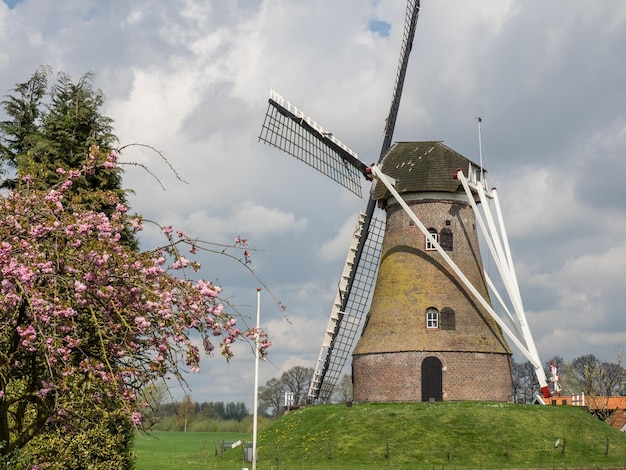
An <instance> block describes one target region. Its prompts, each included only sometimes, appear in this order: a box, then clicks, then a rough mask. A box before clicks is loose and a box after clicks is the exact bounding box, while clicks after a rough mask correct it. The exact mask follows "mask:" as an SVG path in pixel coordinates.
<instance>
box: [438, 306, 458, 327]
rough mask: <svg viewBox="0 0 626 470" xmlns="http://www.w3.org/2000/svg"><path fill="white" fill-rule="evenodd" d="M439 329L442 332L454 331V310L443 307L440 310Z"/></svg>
mask: <svg viewBox="0 0 626 470" xmlns="http://www.w3.org/2000/svg"><path fill="white" fill-rule="evenodd" d="M439 327H440V328H441V329H442V330H456V320H455V318H454V310H452V309H451V308H450V307H444V308H442V309H441V316H440V319H439Z"/></svg>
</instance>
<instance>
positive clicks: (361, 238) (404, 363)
mask: <svg viewBox="0 0 626 470" xmlns="http://www.w3.org/2000/svg"><path fill="white" fill-rule="evenodd" d="M419 9H420V6H419V1H416V0H408V2H407V12H406V23H405V28H404V37H403V43H402V48H401V54H400V65H399V67H398V74H397V76H396V83H395V88H394V92H393V97H392V101H391V106H390V111H389V115H388V116H387V118H386V120H385V129H384V140H383V144H382V147H381V152H380V156H379V159H378V164H376V165H372V166H370V167H368V166H367V165H365V164H364V163H363V162H361V161H360V160H359V159H358V157H357V155H356V153H354V152H353V151H352V150H350V149H349V148H348V147H347V146H346V145H344V144H343V143H341V142H340V141H339V140H338V139H336V138H335V137H334V135H333V133H332V132H328V131H326V130H325V129H323V128H322V127H321V126H319V125H318V124H317V123H316V122H315V121H313V120H312V119H311V118H309V117H308V116H306V115H305V114H304V113H303V112H302V111H300V110H299V109H297V108H296V107H295V106H293V105H292V104H291V103H290V102H288V101H287V100H285V99H284V98H283V97H282V96H280V95H278V94H277V93H275V92H273V91H270V99H269V105H268V108H267V113H266V116H265V121H264V123H263V126H262V129H261V134H260V136H259V140H261V141H263V142H265V143H267V144H269V145H272V146H275V147H277V148H279V149H280V150H283V151H285V152H286V153H288V154H290V155H292V156H294V157H295V158H297V159H299V160H301V161H303V162H305V163H307V164H308V165H310V166H312V167H314V168H315V169H317V170H318V171H320V172H322V173H323V174H325V175H326V176H328V177H330V178H332V179H333V180H335V181H336V182H338V183H339V184H341V185H342V186H344V187H345V188H347V189H349V190H350V191H352V192H354V193H355V194H357V195H358V196H359V197H361V182H362V177H363V176H365V178H366V179H367V180H369V181H372V180H374V181H375V186H374V187H373V188H372V191H371V196H370V198H369V201H368V203H367V207H366V209H365V211H364V212H363V213H361V214H359V216H358V219H357V224H356V227H355V230H354V235H353V239H352V242H351V245H350V248H349V250H348V255H347V257H346V263H345V265H344V269H343V272H342V275H341V278H340V280H339V283H338V287H337V294H336V296H335V300H334V302H333V306H332V308H331V313H330V318H329V321H328V325H327V327H326V331H325V332H324V334H323V339H322V346H321V348H320V354H319V357H318V360H317V364H316V367H315V372H314V374H313V377H312V379H311V384H310V388H309V393H308V397H309V399H310V400H311V401H316V402H327V401H329V400H330V398H331V395H332V391H333V388H334V386H335V384H336V383H337V382H338V381H339V379H340V378H341V376H342V375H343V374H345V373H346V372H348V373H349V370H348V371H346V368H345V365H346V363H347V362H348V358H349V357H351V356H352V357H353V363H352V371H353V381H354V398H355V399H356V400H357V401H379V402H388V401H424V400H430V399H434V400H464V399H469V400H498V401H504V400H507V399H508V398H509V396H510V395H511V393H512V390H511V365H510V357H511V350H510V348H509V346H508V344H507V341H505V339H504V337H503V333H504V334H506V336H507V338H508V339H509V341H511V342H512V343H513V344H514V345H515V346H516V347H517V349H518V350H519V351H520V352H521V353H522V354H523V355H524V356H525V357H526V358H527V359H528V360H529V361H530V362H531V363H532V364H533V366H534V367H535V371H536V374H537V379H538V383H539V385H540V387H541V394H542V395H543V397H548V396H550V391H549V388H548V386H547V381H546V377H545V373H544V371H543V366H542V364H541V360H540V358H539V355H538V354H537V351H536V348H535V345H534V341H533V338H532V335H531V333H530V329H529V327H528V324H527V322H526V317H525V313H524V308H523V305H522V300H521V295H520V293H519V288H518V285H517V279H516V276H515V270H514V269H513V263H512V259H511V253H510V250H509V246H508V241H507V236H506V232H505V230H504V224H503V221H502V214H501V210H500V206H499V203H498V198H497V194H496V191H495V190H488V189H487V188H486V184H485V181H484V179H483V171H482V169H481V168H480V167H479V166H478V165H476V164H474V163H472V162H471V161H469V160H468V159H466V158H465V157H463V156H462V155H460V154H458V153H457V152H455V151H453V150H451V149H450V148H448V147H446V146H445V145H443V144H442V143H441V142H404V143H397V144H395V145H394V146H392V138H393V130H394V127H395V123H396V118H397V115H398V109H399V106H400V97H401V95H402V88H403V84H404V77H405V75H406V70H407V65H408V57H409V53H410V51H411V47H412V42H413V37H414V34H415V28H416V23H417V17H418V13H419ZM488 201H493V202H494V204H495V206H496V207H495V216H494V214H493V213H492V212H491V210H490V209H489V203H488ZM477 202H480V206H481V207H482V210H479V207H478V206H479V204H477ZM381 209H384V211H385V214H382V215H381V213H382V212H383V210H381ZM477 227H479V228H480V230H481V232H482V234H483V236H484V237H485V239H486V241H487V245H488V247H489V251H490V253H491V256H492V258H493V260H494V264H495V266H496V268H497V270H498V274H499V276H500V280H501V281H502V282H501V284H502V285H503V289H504V290H505V291H506V292H505V293H504V294H502V293H499V292H498V291H497V290H496V289H495V287H494V283H493V282H492V281H491V280H490V278H489V276H488V275H487V273H485V272H484V271H483V267H482V262H481V254H480V251H479V247H478V235H477ZM377 278H378V281H377ZM374 286H375V287H374ZM488 290H490V291H492V292H494V293H495V298H496V299H497V301H498V303H499V305H500V307H499V311H498V312H496V311H495V310H494V308H493V306H492V304H491V300H490V297H489V293H488ZM372 293H373V295H372ZM359 336H360V340H359V341H358V344H357V345H356V348H355V347H354V345H355V342H356V341H357V338H359Z"/></svg>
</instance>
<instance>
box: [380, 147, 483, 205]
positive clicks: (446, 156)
mask: <svg viewBox="0 0 626 470" xmlns="http://www.w3.org/2000/svg"><path fill="white" fill-rule="evenodd" d="M470 165H472V166H473V167H475V168H476V169H480V166H479V165H477V164H476V163H474V162H472V161H471V160H468V159H467V158H465V157H464V156H463V155H461V154H460V153H457V152H455V151H454V150H452V149H451V148H449V147H447V146H446V145H444V144H443V142H441V141H427V142H398V143H396V144H394V145H393V146H392V147H391V149H389V152H387V155H386V156H385V158H384V160H383V164H382V167H381V169H382V171H383V172H384V173H385V174H386V175H388V176H391V177H392V178H395V180H396V190H397V191H398V193H400V194H402V193H414V192H431V191H436V192H448V193H456V192H463V186H462V185H461V183H460V182H459V181H458V180H456V179H454V178H453V175H454V174H455V173H456V170H457V169H458V168H461V169H462V170H463V173H465V174H466V175H467V173H468V169H469V166H470ZM373 196H374V199H377V200H378V199H388V198H389V196H390V194H389V192H388V191H387V189H386V188H385V186H384V185H382V184H377V185H376V188H375V189H374V194H373Z"/></svg>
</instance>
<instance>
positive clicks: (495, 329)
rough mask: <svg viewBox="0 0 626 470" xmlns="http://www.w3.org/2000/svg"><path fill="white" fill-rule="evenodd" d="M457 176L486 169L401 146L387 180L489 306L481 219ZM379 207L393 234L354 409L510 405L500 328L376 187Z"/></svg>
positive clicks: (446, 152)
mask: <svg viewBox="0 0 626 470" xmlns="http://www.w3.org/2000/svg"><path fill="white" fill-rule="evenodd" d="M459 168H463V169H464V171H466V172H467V173H468V174H470V175H472V177H473V178H480V177H481V176H482V171H481V168H480V167H479V166H477V165H475V164H474V163H472V162H471V161H469V160H468V159H466V158H465V157H463V156H462V155H460V154H458V153H457V152H455V151H454V150H452V149H450V148H448V147H447V146H445V145H444V144H443V143H441V142H402V143H398V144H396V145H394V146H393V147H392V148H391V150H390V151H389V153H388V154H387V156H386V157H385V160H384V165H383V166H382V171H383V172H384V173H385V174H386V175H388V176H389V177H392V178H394V179H395V182H396V185H395V189H396V191H397V192H398V193H399V194H400V195H401V196H402V198H403V199H404V201H405V202H406V204H408V206H409V208H410V209H411V211H412V212H413V213H414V214H415V215H416V216H417V217H418V218H419V219H420V220H421V221H422V223H423V224H424V226H425V227H426V228H427V230H428V232H429V233H430V234H431V235H432V237H433V239H434V241H437V242H438V243H439V245H440V246H441V248H442V249H443V250H444V251H445V252H446V253H447V254H448V255H449V256H450V258H451V259H452V260H453V261H454V262H455V264H456V265H457V266H458V267H459V268H460V269H461V270H462V272H463V273H464V274H465V276H466V277H467V279H468V280H469V281H470V282H471V283H472V284H473V285H474V287H475V288H476V289H477V290H478V291H479V292H480V294H481V295H482V296H483V297H484V298H486V299H489V297H488V289H487V284H486V281H485V277H484V274H483V272H484V271H483V267H482V261H481V255H480V249H479V246H478V229H477V227H476V220H475V216H474V211H473V209H472V206H471V204H470V201H469V200H468V195H467V194H466V193H465V191H464V188H463V185H462V184H461V182H460V181H459V180H458V179H454V178H453V175H454V174H455V173H456V171H457V169H459ZM473 195H474V192H472V196H473ZM372 197H373V198H374V199H375V200H377V201H378V202H379V205H380V206H381V207H383V208H384V209H385V211H386V215H387V217H386V232H385V236H384V241H383V244H382V255H381V258H380V267H379V271H378V279H377V282H376V287H375V289H374V294H373V298H372V303H371V307H370V310H369V313H368V314H367V317H366V320H365V325H364V329H363V334H362V336H361V337H360V339H359V340H358V343H357V345H356V348H355V350H354V352H353V362H352V373H353V380H354V399H355V400H356V401H377V402H391V401H429V400H431V399H433V400H437V401H439V400H443V399H445V400H493V401H506V400H507V399H508V398H509V397H510V395H511V390H512V388H511V364H510V357H511V350H510V348H509V346H508V344H507V342H506V340H505V339H504V336H503V333H502V331H501V329H500V326H499V325H498V324H497V323H496V321H495V320H494V319H493V318H492V317H491V316H490V314H489V313H488V312H487V311H486V310H485V308H483V307H482V306H481V304H480V303H478V301H477V300H476V299H474V298H473V296H472V294H471V293H470V292H468V290H467V289H466V287H465V286H464V285H463V282H462V281H461V280H460V279H459V277H458V276H457V274H455V272H454V271H453V270H452V269H451V268H450V266H448V265H447V263H446V262H445V261H444V260H443V259H442V257H441V255H440V254H439V253H438V252H437V250H436V248H435V244H434V243H433V242H432V241H431V240H429V239H428V238H427V237H426V236H425V235H424V234H423V233H421V231H420V229H419V228H418V227H417V226H416V224H415V222H414V221H413V220H411V218H410V217H409V216H408V215H407V213H406V212H405V211H404V210H403V208H402V207H401V206H400V204H399V203H398V202H397V201H396V200H395V198H394V197H393V196H392V195H391V194H390V192H389V191H388V190H387V188H386V187H385V186H384V185H382V184H377V185H376V187H375V189H374V191H373V195H372ZM475 199H476V200H478V199H479V198H478V195H477V194H476V195H475Z"/></svg>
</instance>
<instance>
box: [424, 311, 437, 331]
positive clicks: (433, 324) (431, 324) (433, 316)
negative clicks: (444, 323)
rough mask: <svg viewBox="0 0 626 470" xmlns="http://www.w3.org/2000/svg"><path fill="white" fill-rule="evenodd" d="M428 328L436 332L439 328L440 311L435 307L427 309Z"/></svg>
mask: <svg viewBox="0 0 626 470" xmlns="http://www.w3.org/2000/svg"><path fill="white" fill-rule="evenodd" d="M426 328H428V329H429V330H436V329H438V328H439V310H437V309H436V308H434V307H429V308H427V309H426Z"/></svg>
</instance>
